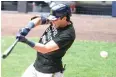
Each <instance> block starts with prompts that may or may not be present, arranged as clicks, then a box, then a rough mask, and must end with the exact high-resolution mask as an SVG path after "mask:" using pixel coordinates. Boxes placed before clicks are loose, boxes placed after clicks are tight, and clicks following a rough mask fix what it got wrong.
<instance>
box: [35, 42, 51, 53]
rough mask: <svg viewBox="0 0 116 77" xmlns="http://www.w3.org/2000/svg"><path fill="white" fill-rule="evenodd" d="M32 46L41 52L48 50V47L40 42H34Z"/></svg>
mask: <svg viewBox="0 0 116 77" xmlns="http://www.w3.org/2000/svg"><path fill="white" fill-rule="evenodd" d="M33 48H34V49H35V50H37V51H38V52H41V53H43V54H45V53H48V52H50V49H49V48H47V47H46V46H45V45H44V44H41V43H35V46H34V47H33Z"/></svg>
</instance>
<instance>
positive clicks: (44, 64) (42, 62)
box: [34, 23, 75, 73]
mask: <svg viewBox="0 0 116 77" xmlns="http://www.w3.org/2000/svg"><path fill="white" fill-rule="evenodd" d="M50 40H54V42H55V43H56V44H57V45H58V46H59V49H58V50H55V51H52V52H49V53H46V54H42V53H40V52H37V58H36V60H35V63H34V67H35V69H36V70H38V71H39V72H43V73H55V72H59V71H62V70H63V66H62V57H63V56H64V55H65V53H66V51H67V50H68V49H69V48H70V46H71V45H72V43H73V42H74V40H75V30H74V27H73V24H72V23H71V24H70V25H67V26H66V27H64V28H57V29H56V28H55V27H54V26H52V25H50V26H49V27H48V28H47V29H46V30H45V32H44V33H43V35H42V36H41V38H40V40H39V43H42V44H46V43H48V42H49V41H50Z"/></svg>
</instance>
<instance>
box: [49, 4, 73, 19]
mask: <svg viewBox="0 0 116 77" xmlns="http://www.w3.org/2000/svg"><path fill="white" fill-rule="evenodd" d="M67 15H68V16H69V17H70V16H71V10H70V7H69V6H68V5H65V4H57V5H54V6H53V7H51V11H50V15H49V17H48V19H49V20H56V19H57V18H59V17H63V16H67Z"/></svg>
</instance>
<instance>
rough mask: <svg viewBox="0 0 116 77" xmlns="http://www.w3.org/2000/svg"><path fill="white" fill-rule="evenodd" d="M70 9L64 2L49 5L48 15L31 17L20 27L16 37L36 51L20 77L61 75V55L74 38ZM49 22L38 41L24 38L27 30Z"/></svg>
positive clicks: (58, 76) (53, 76)
mask: <svg viewBox="0 0 116 77" xmlns="http://www.w3.org/2000/svg"><path fill="white" fill-rule="evenodd" d="M70 16H71V10H70V8H69V6H67V5H65V4H57V5H54V6H52V7H51V11H50V15H49V16H48V17H47V18H46V17H44V16H40V17H33V18H32V20H31V21H30V22H29V23H28V25H27V26H26V27H25V28H22V29H21V30H20V31H19V32H18V34H17V36H16V38H17V39H19V41H20V42H22V43H25V44H27V45H29V46H30V47H32V48H33V49H35V50H36V51H37V57H36V60H35V62H34V63H33V64H31V65H30V66H29V67H28V68H27V69H26V71H25V72H24V74H23V75H22V77H63V71H64V67H63V63H62V57H63V56H64V55H65V53H66V51H67V50H68V49H69V48H70V46H71V45H72V44H73V42H74V40H75V30H74V27H73V24H72V22H71V20H70ZM42 24H50V26H49V27H48V28H47V29H46V30H45V32H44V33H43V35H42V36H41V38H40V40H39V42H33V41H30V40H28V39H27V38H25V36H26V35H27V34H28V33H29V31H30V30H31V29H32V28H34V27H36V26H39V25H42Z"/></svg>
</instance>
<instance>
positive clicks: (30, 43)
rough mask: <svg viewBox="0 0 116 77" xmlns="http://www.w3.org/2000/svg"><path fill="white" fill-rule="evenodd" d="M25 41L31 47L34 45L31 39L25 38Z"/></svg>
mask: <svg viewBox="0 0 116 77" xmlns="http://www.w3.org/2000/svg"><path fill="white" fill-rule="evenodd" d="M25 43H26V44H27V45H29V46H30V47H32V48H33V47H35V42H33V41H30V40H28V39H27V40H26V41H25Z"/></svg>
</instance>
